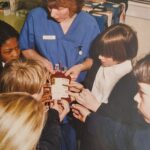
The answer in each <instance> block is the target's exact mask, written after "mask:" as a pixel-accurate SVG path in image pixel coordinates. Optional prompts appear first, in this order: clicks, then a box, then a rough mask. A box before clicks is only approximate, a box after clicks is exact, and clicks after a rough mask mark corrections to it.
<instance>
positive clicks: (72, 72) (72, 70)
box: [65, 64, 82, 81]
mask: <svg viewBox="0 0 150 150" xmlns="http://www.w3.org/2000/svg"><path fill="white" fill-rule="evenodd" d="M81 71H82V64H78V65H74V66H72V67H71V68H70V69H68V70H67V71H66V73H65V75H66V76H68V75H70V76H71V79H72V80H74V81H75V80H76V79H77V78H78V76H79V74H80V72H81Z"/></svg>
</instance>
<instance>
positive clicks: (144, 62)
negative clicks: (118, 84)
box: [134, 54, 150, 84]
mask: <svg viewBox="0 0 150 150" xmlns="http://www.w3.org/2000/svg"><path fill="white" fill-rule="evenodd" d="M134 74H135V76H136V78H137V81H138V82H142V83H146V84H150V54H148V55H146V56H145V57H144V58H142V59H140V60H139V61H138V62H137V63H136V66H135V67H134Z"/></svg>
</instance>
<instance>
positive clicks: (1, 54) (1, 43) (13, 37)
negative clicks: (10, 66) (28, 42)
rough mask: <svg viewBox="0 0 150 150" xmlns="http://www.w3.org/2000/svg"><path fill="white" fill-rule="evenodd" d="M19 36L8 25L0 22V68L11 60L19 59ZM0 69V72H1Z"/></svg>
mask: <svg viewBox="0 0 150 150" xmlns="http://www.w3.org/2000/svg"><path fill="white" fill-rule="evenodd" d="M18 38H19V34H18V32H17V31H16V30H15V29H14V28H13V27H12V26H10V25H9V24H7V23H5V22H3V21H1V20H0V67H1V69H2V68H3V66H4V64H5V63H6V62H8V61H10V60H12V59H18V58H19V57H20V49H19V43H18ZM1 69H0V71H1Z"/></svg>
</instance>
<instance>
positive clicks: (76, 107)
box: [71, 104, 91, 122]
mask: <svg viewBox="0 0 150 150" xmlns="http://www.w3.org/2000/svg"><path fill="white" fill-rule="evenodd" d="M71 108H72V112H73V116H74V117H75V118H77V119H79V120H80V121H82V122H85V120H86V118H87V116H88V115H89V114H90V113H91V112H90V111H89V110H88V109H87V108H85V107H84V106H82V105H80V104H73V105H72V106H71Z"/></svg>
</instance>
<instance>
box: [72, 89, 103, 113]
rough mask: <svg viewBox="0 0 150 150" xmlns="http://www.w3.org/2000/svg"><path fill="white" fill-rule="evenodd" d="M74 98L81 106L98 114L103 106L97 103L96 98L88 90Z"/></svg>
mask: <svg viewBox="0 0 150 150" xmlns="http://www.w3.org/2000/svg"><path fill="white" fill-rule="evenodd" d="M74 96H75V98H76V101H77V102H78V103H79V104H81V105H83V106H84V107H86V108H88V109H89V110H91V111H94V112H96V111H97V109H98V108H99V107H100V105H101V103H99V102H98V101H97V99H96V97H95V96H94V95H93V94H92V93H91V92H90V91H89V90H88V89H83V90H82V92H81V93H79V94H76V95H74Z"/></svg>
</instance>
